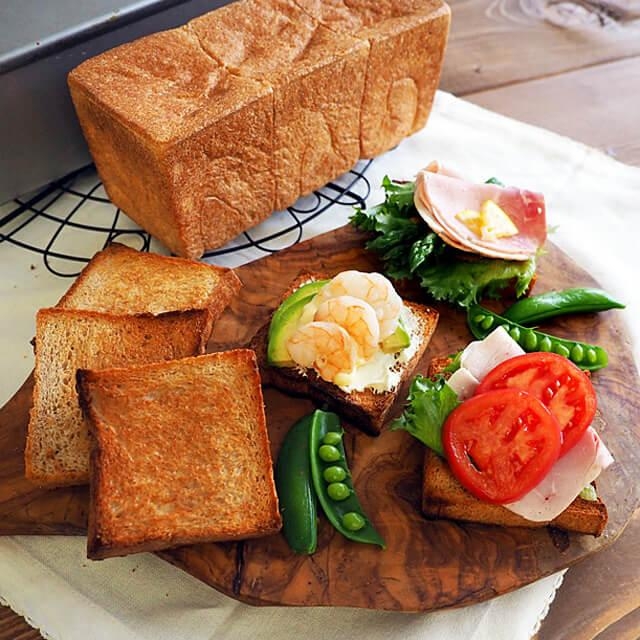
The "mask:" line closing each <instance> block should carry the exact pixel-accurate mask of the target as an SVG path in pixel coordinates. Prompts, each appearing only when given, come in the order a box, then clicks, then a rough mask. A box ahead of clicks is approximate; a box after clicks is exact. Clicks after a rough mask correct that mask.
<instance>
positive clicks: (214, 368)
mask: <svg viewBox="0 0 640 640" xmlns="http://www.w3.org/2000/svg"><path fill="white" fill-rule="evenodd" d="M77 381H78V389H79V397H80V404H81V406H82V409H83V412H84V413H85V415H86V416H87V417H88V421H89V425H90V429H91V433H92V436H93V437H92V449H91V464H90V469H91V483H90V486H91V488H90V506H89V529H88V539H87V553H88V556H89V557H90V558H93V559H102V558H107V557H111V556H121V555H126V554H129V553H137V552H141V551H157V550H160V549H166V548H169V547H174V546H177V545H184V544H194V543H203V542H213V541H223V540H237V539H244V538H255V537H259V536H264V535H268V534H272V533H275V532H277V531H278V530H279V529H280V527H281V517H280V513H279V511H278V499H277V495H276V490H275V483H274V479H273V465H272V460H271V452H270V445H269V436H268V433H267V428H266V421H265V414H264V404H263V398H262V389H261V387H260V377H259V372H258V368H257V363H256V358H255V354H254V353H253V352H252V351H250V350H249V349H235V350H231V351H224V352H219V353H211V354H207V355H201V356H196V357H187V358H182V359H179V360H173V361H170V362H162V363H155V364H149V365H139V366H133V367H125V368H112V369H102V370H100V371H90V370H80V371H78V373H77Z"/></svg>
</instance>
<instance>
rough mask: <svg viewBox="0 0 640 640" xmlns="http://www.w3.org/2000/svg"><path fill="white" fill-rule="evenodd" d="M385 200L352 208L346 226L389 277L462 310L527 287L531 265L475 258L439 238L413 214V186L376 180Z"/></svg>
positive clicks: (530, 261)
mask: <svg viewBox="0 0 640 640" xmlns="http://www.w3.org/2000/svg"><path fill="white" fill-rule="evenodd" d="M382 187H383V189H384V192H385V199H384V201H383V202H381V203H380V204H378V205H376V206H375V207H372V208H371V209H367V210H365V209H357V210H356V211H355V213H354V215H353V216H352V217H351V223H352V224H353V225H354V226H355V227H356V228H358V229H361V230H362V231H367V232H369V233H371V234H372V237H371V238H370V239H369V240H368V241H367V242H366V244H365V247H366V248H367V250H369V251H373V252H375V253H377V254H378V255H379V257H380V259H381V261H382V264H383V270H384V272H385V273H386V274H387V275H388V276H389V277H391V278H394V279H396V280H400V279H403V278H409V279H416V280H417V281H418V282H419V283H420V285H421V286H422V287H423V288H424V289H425V290H426V291H427V293H429V294H430V295H431V296H432V297H433V298H434V299H436V300H442V301H446V302H450V303H453V304H459V305H461V306H463V307H468V306H469V305H471V304H474V303H476V302H479V301H480V300H481V299H482V298H499V297H500V296H501V294H502V292H503V291H504V289H508V288H513V289H514V290H515V294H516V296H517V297H519V296H521V295H522V294H523V293H524V292H525V291H526V289H527V288H528V286H529V283H530V282H531V278H532V277H533V275H534V273H535V270H536V261H535V259H531V260H528V261H525V262H515V261H508V260H492V259H489V258H477V257H475V256H470V255H469V254H467V253H463V252H460V251H458V250H456V249H453V248H452V247H450V246H449V245H447V244H446V243H445V242H443V240H441V239H440V237H438V236H437V235H436V234H435V233H434V232H433V231H432V230H431V229H430V228H429V226H428V225H427V223H426V222H425V221H424V220H423V219H422V218H421V217H420V216H419V215H418V212H417V211H416V209H415V207H414V204H413V194H414V191H415V183H413V182H401V183H400V182H393V181H392V180H390V179H389V178H388V177H385V178H384V180H383V181H382Z"/></svg>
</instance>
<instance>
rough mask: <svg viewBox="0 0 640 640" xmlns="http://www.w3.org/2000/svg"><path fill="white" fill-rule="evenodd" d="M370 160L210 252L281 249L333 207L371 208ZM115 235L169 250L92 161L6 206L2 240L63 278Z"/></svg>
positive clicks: (1, 213)
mask: <svg viewBox="0 0 640 640" xmlns="http://www.w3.org/2000/svg"><path fill="white" fill-rule="evenodd" d="M371 162H372V161H371V160H362V161H360V162H358V163H357V164H356V166H355V167H354V168H353V169H352V170H351V171H349V172H347V173H345V174H344V175H343V176H341V177H340V178H338V179H336V180H335V181H332V182H329V183H328V184H326V185H325V186H324V187H322V188H321V189H318V190H317V191H314V192H313V193H312V194H310V195H308V196H305V197H303V198H301V199H300V200H298V201H297V202H296V203H295V204H294V205H293V206H291V207H289V208H287V209H285V210H284V211H278V212H276V213H274V214H272V215H271V216H270V217H269V218H268V219H267V220H265V221H264V222H263V223H261V224H259V225H258V226H256V227H254V228H253V229H250V230H248V231H245V232H244V233H242V234H241V235H239V236H238V237H237V238H235V239H233V240H232V241H231V242H229V243H228V244H227V245H225V246H224V247H221V248H219V249H216V250H214V251H209V252H207V253H206V254H205V255H204V257H205V258H214V257H215V256H222V255H227V254H232V253H235V252H240V251H243V250H246V249H258V250H259V251H261V252H263V253H265V254H269V253H274V252H277V251H280V250H282V249H284V248H286V247H289V246H292V245H293V244H296V243H297V242H299V241H300V240H301V239H302V235H303V227H304V225H306V224H308V223H309V222H311V221H312V220H314V219H315V218H317V217H318V216H320V215H322V214H323V213H325V212H326V211H327V210H328V209H331V208H333V207H348V208H349V209H352V208H353V207H354V206H360V207H364V206H365V205H366V200H367V198H368V196H369V194H370V192H371V185H370V183H369V181H368V180H367V177H366V176H365V173H366V171H367V169H368V168H369V166H370V165H371ZM115 240H117V241H118V242H122V243H123V244H127V245H129V246H132V247H134V248H136V249H139V250H141V251H149V250H154V251H158V252H163V247H162V246H161V245H160V244H158V243H157V242H156V241H155V240H154V239H153V238H152V237H151V236H150V235H149V234H148V233H147V232H146V231H144V230H142V229H140V227H138V226H137V225H136V224H135V223H134V222H133V221H132V220H130V219H129V218H128V217H127V216H126V215H125V214H124V213H123V212H122V211H120V209H118V208H117V207H116V206H114V205H113V204H112V203H111V201H110V200H109V199H108V198H107V196H106V193H105V191H104V188H103V186H102V183H101V182H100V179H99V177H98V175H97V173H96V170H95V167H94V166H93V165H88V166H86V167H83V168H82V169H79V170H77V171H74V172H73V173H70V174H69V175H67V176H65V177H64V178H61V179H60V180H56V181H55V182H53V183H51V184H50V185H48V186H47V187H45V188H43V189H42V190H40V191H38V192H37V193H35V194H30V195H28V196H26V197H24V198H17V199H15V200H14V201H13V202H12V203H9V204H8V205H4V206H3V207H2V208H0V245H2V244H3V243H10V244H12V245H14V246H16V247H19V248H21V249H24V250H26V251H31V252H33V253H35V254H39V255H40V256H42V261H43V263H44V265H45V266H46V268H47V270H48V271H50V272H51V273H52V274H53V275H56V276H60V277H75V276H77V275H78V273H80V271H81V270H82V267H83V266H84V264H85V263H87V262H88V261H89V260H90V258H91V257H92V256H93V255H94V254H95V253H96V252H97V251H99V250H100V249H102V248H104V247H105V246H106V245H107V244H109V243H110V242H113V241H115Z"/></svg>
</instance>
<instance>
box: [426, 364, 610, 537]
mask: <svg viewBox="0 0 640 640" xmlns="http://www.w3.org/2000/svg"><path fill="white" fill-rule="evenodd" d="M450 362H451V358H450V357H449V356H447V357H437V358H434V359H433V360H432V362H431V366H430V367H429V375H430V376H434V375H436V374H438V373H441V372H442V370H443V369H444V367H445V366H446V365H447V364H449V363H450ZM422 512H423V513H424V514H425V515H426V516H427V517H429V518H448V519H451V520H465V521H467V522H481V523H484V524H493V525H498V526H503V527H528V528H539V527H545V526H547V525H551V526H554V527H557V528H558V529H563V530H565V531H574V532H576V533H588V534H591V535H593V536H599V535H600V534H601V533H602V532H603V531H604V528H605V526H606V524H607V519H608V514H607V507H606V506H605V504H604V502H602V500H601V499H600V498H598V499H597V500H583V499H582V498H580V497H577V498H576V499H575V500H574V501H573V502H572V503H571V504H570V505H569V506H568V507H567V508H566V509H565V510H564V511H563V512H562V513H561V514H560V515H559V516H558V517H557V518H555V519H554V520H552V521H550V522H533V521H531V520H527V519H526V518H523V517H522V516H519V515H518V514H516V513H513V512H512V511H509V510H508V509H506V508H505V507H503V506H501V505H499V504H491V503H489V502H484V501H483V500H479V499H478V498H476V497H475V496H473V495H471V494H470V493H469V492H468V491H467V490H466V489H465V488H464V487H462V485H461V484H460V483H459V482H458V480H457V479H456V477H455V476H454V475H453V473H452V472H451V469H450V467H449V465H448V464H447V463H446V461H445V460H443V459H442V458H441V457H440V456H438V455H437V454H436V453H434V452H433V451H431V450H430V449H427V450H426V453H425V457H424V469H423V478H422Z"/></svg>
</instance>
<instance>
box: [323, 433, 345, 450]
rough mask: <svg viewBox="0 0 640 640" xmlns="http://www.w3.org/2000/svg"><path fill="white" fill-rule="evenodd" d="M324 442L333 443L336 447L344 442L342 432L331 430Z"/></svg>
mask: <svg viewBox="0 0 640 640" xmlns="http://www.w3.org/2000/svg"><path fill="white" fill-rule="evenodd" d="M322 442H324V444H332V445H333V446H334V447H335V445H337V444H340V443H341V442H342V434H341V433H340V432H339V431H329V432H328V433H327V434H326V435H325V437H324V438H322Z"/></svg>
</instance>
